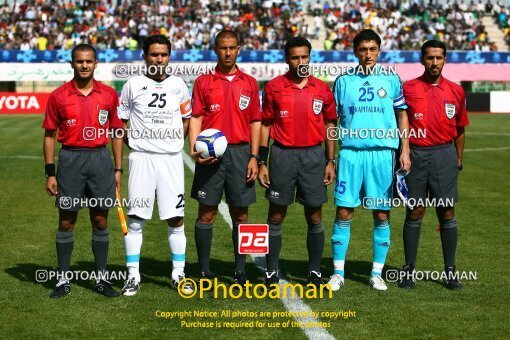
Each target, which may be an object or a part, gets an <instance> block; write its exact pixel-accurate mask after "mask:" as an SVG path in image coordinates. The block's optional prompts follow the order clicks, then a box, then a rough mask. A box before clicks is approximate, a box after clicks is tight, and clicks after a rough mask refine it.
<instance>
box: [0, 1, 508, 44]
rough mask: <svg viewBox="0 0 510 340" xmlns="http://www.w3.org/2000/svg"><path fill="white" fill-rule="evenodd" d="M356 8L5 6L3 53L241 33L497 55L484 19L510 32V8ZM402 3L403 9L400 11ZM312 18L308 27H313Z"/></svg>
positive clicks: (323, 4)
mask: <svg viewBox="0 0 510 340" xmlns="http://www.w3.org/2000/svg"><path fill="white" fill-rule="evenodd" d="M360 2H361V1H359V2H356V3H351V1H346V0H337V1H325V0H318V1H316V2H312V1H308V2H304V1H275V2H273V1H256V0H253V1H214V0H201V1H197V0H162V1H155V0H142V1H141V2H138V1H128V0H117V1H114V2H112V0H102V1H90V0H79V1H70V0H64V1H58V2H55V1H48V0H36V1H34V0H28V1H25V2H22V3H20V2H17V1H14V2H13V3H12V2H11V3H8V2H4V3H3V4H2V5H0V47H1V48H2V49H21V50H28V49H36V50H55V49H61V48H64V49H69V48H72V47H73V46H75V45H76V44H79V43H91V44H93V45H94V46H96V47H97V48H98V49H106V48H113V49H119V50H126V49H130V50H137V49H140V48H141V47H142V45H143V41H144V40H145V39H146V38H147V37H148V36H149V35H152V34H164V35H166V36H168V37H169V38H170V40H171V42H172V45H173V49H177V50H182V49H211V48H212V45H213V42H214V36H215V35H216V33H217V32H219V31H220V30H223V29H230V30H233V31H235V32H237V33H238V35H239V37H240V40H241V44H242V48H243V49H252V50H267V49H282V48H283V45H284V44H285V41H286V40H288V38H289V37H291V36H296V35H301V36H305V37H308V38H310V39H316V40H318V41H321V42H324V49H338V50H343V49H351V44H352V38H353V37H354V35H355V34H356V33H357V32H359V31H360V30H361V29H363V28H368V27H369V28H373V29H375V30H376V31H377V32H379V33H380V35H381V37H382V39H383V46H382V47H383V48H384V49H385V50H392V49H400V50H411V49H414V50H416V49H419V47H420V45H421V44H422V43H423V42H424V41H425V40H427V39H432V38H436V39H440V40H443V41H445V42H446V44H447V46H448V48H449V49H457V50H473V49H476V50H496V47H495V45H494V43H493V42H492V41H491V40H490V37H489V36H488V35H487V32H486V31H485V27H484V26H483V25H482V23H481V20H480V18H481V17H482V16H483V15H493V16H494V17H495V19H496V21H497V23H498V25H499V26H500V28H501V29H502V30H506V37H507V42H508V43H509V44H510V32H509V29H508V20H509V8H510V7H509V6H508V5H507V6H506V7H505V6H503V5H500V4H495V5H492V4H490V3H488V4H483V3H481V2H478V3H474V2H473V3H471V5H466V4H460V5H457V4H453V5H440V4H433V5H427V6H426V7H423V6H419V5H417V4H414V1H412V0H398V1H397V0H392V1H376V3H377V5H375V4H374V3H370V2H366V1H363V2H365V3H363V4H361V3H360ZM397 2H398V3H397ZM307 17H308V19H307Z"/></svg>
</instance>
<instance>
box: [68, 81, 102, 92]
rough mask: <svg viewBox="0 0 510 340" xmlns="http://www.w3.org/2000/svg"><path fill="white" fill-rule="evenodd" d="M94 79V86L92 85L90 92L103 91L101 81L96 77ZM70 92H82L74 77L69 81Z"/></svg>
mask: <svg viewBox="0 0 510 340" xmlns="http://www.w3.org/2000/svg"><path fill="white" fill-rule="evenodd" d="M93 81H94V86H92V91H90V92H97V93H101V89H100V88H99V82H98V81H97V80H95V79H93ZM68 93H69V94H82V93H81V92H80V91H79V90H78V87H77V86H76V82H75V81H74V78H73V79H72V80H71V81H70V82H69V92H68Z"/></svg>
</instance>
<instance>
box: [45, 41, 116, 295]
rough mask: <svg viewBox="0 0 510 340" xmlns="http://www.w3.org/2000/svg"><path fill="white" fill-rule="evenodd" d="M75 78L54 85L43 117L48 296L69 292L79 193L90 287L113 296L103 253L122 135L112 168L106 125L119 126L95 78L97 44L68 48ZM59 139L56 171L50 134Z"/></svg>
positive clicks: (108, 95) (110, 94) (110, 97)
mask: <svg viewBox="0 0 510 340" xmlns="http://www.w3.org/2000/svg"><path fill="white" fill-rule="evenodd" d="M71 67H72V68H73V70H74V78H73V79H72V80H71V81H70V82H68V83H66V84H64V85H62V86H61V87H59V88H57V89H56V90H55V91H53V92H52V93H51V95H50V97H49V99H48V105H47V109H46V115H45V118H44V122H43V126H42V127H43V128H44V129H45V133H44V144H43V151H44V161H45V172H46V191H47V192H48V194H49V195H51V196H56V197H57V199H56V203H55V205H56V207H57V208H59V223H58V231H57V237H56V244H57V258H58V274H59V275H58V279H59V280H58V283H57V285H56V287H55V290H54V291H53V292H52V293H51V295H50V297H52V298H60V297H63V296H66V295H67V294H69V293H70V292H71V285H70V282H69V277H70V276H69V275H66V273H67V274H69V273H70V272H69V266H70V263H71V254H72V252H73V244H74V234H73V229H74V225H75V224H76V219H77V217H78V210H80V209H81V207H82V203H83V200H82V198H83V196H85V197H86V198H87V199H88V201H87V202H88V205H89V213H90V221H91V223H92V252H93V253H94V259H95V262H96V269H97V277H98V278H102V279H100V280H97V281H96V286H95V291H96V292H97V293H99V294H102V295H105V296H108V297H117V296H119V295H120V294H119V293H118V292H117V291H115V290H114V289H113V287H112V285H111V283H110V282H108V281H107V279H106V276H105V274H106V262H107V259H108V244H109V237H108V230H107V219H108V209H109V208H110V207H112V206H113V204H114V203H115V186H117V187H120V182H121V177H122V147H123V146H122V143H123V141H122V138H114V139H113V141H112V149H113V156H114V160H115V171H114V167H113V164H112V160H111V156H110V153H109V152H108V150H107V149H106V147H105V146H106V144H108V141H109V138H108V136H107V133H106V132H107V131H112V129H117V128H118V129H121V128H122V121H121V120H120V119H119V118H118V117H117V105H118V98H117V93H116V92H115V90H113V89H112V88H110V87H108V86H106V85H104V84H102V83H100V82H98V81H96V80H94V70H95V69H96V67H97V58H96V50H95V49H94V48H93V47H92V46H90V45H87V44H80V45H78V46H76V47H75V48H74V49H73V51H72V61H71ZM57 130H58V138H57V140H58V141H59V142H60V143H62V148H61V150H60V153H59V158H58V167H57V172H56V173H55V164H54V154H55V135H56V132H57Z"/></svg>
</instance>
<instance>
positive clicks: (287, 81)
mask: <svg viewBox="0 0 510 340" xmlns="http://www.w3.org/2000/svg"><path fill="white" fill-rule="evenodd" d="M283 79H284V83H285V87H290V86H293V85H294V86H296V87H297V85H296V84H294V82H293V81H292V77H291V75H290V71H289V72H287V73H285V74H284V75H283ZM315 84H316V82H315V77H313V76H308V81H307V82H306V84H305V86H303V88H305V87H307V86H315Z"/></svg>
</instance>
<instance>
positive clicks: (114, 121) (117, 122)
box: [110, 91, 123, 129]
mask: <svg viewBox="0 0 510 340" xmlns="http://www.w3.org/2000/svg"><path fill="white" fill-rule="evenodd" d="M112 105H113V108H112V112H110V129H120V128H122V127H123V124H122V120H121V119H120V118H119V115H118V114H117V107H118V106H119V97H118V96H117V92H115V91H112Z"/></svg>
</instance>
